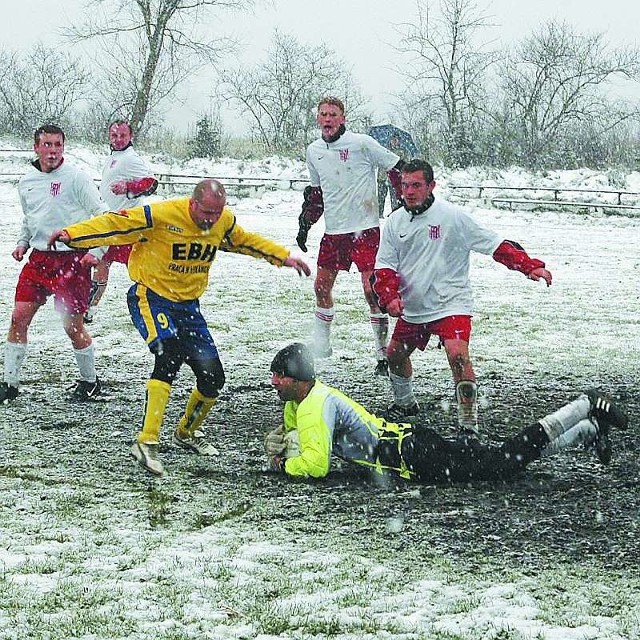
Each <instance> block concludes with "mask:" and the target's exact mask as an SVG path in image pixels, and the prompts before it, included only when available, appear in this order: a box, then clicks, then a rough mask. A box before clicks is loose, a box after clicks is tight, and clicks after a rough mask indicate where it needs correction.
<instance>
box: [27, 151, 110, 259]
mask: <svg viewBox="0 0 640 640" xmlns="http://www.w3.org/2000/svg"><path fill="white" fill-rule="evenodd" d="M18 196H19V198H20V204H21V206H22V212H23V214H24V217H23V220H22V229H21V230H20V236H19V238H18V243H17V244H18V246H22V247H31V248H32V249H38V250H39V251H47V242H48V240H49V237H50V236H51V234H52V233H53V232H54V231H57V230H58V229H63V228H64V227H67V226H69V225H71V224H74V223H75V222H80V221H81V220H86V219H87V218H90V217H92V216H94V215H98V214H100V213H104V212H105V211H108V210H109V207H107V205H106V204H105V203H104V202H103V201H102V199H101V198H100V194H99V193H98V189H97V188H96V186H95V184H94V183H93V180H91V178H90V177H89V176H88V175H87V174H86V173H85V172H84V171H82V170H81V169H79V168H78V167H74V166H73V165H69V164H67V162H66V161H65V162H63V163H62V164H61V165H60V166H59V167H58V168H57V169H54V170H53V171H51V172H50V173H43V172H42V171H40V169H38V168H37V166H35V165H34V164H32V166H31V168H30V169H29V171H28V172H27V173H26V174H25V175H24V176H23V177H22V178H21V179H20V182H19V183H18ZM56 250H57V251H71V250H72V249H70V248H69V247H67V246H66V245H65V244H62V243H61V242H58V243H57V244H56ZM91 253H93V254H94V255H96V257H101V255H102V253H104V251H102V250H100V249H95V250H92V251H91Z"/></svg>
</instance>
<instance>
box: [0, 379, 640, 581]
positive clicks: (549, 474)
mask: <svg viewBox="0 0 640 640" xmlns="http://www.w3.org/2000/svg"><path fill="white" fill-rule="evenodd" d="M146 373H147V372H146V371H143V370H139V371H137V372H136V373H132V374H131V375H128V376H127V378H128V379H127V381H126V382H124V381H119V380H117V379H115V378H111V379H107V380H106V381H105V382H106V390H107V392H108V394H109V400H108V401H107V402H101V403H94V404H88V405H71V404H69V403H67V402H65V401H63V400H61V399H60V397H59V396H60V388H59V386H60V384H61V383H60V380H59V379H57V378H56V374H55V373H52V374H51V381H47V380H43V379H33V380H30V381H29V380H28V381H26V383H25V385H24V393H22V394H21V396H20V398H19V399H18V401H16V402H15V403H14V404H12V405H10V406H8V407H0V411H2V420H3V422H4V424H5V441H4V449H5V454H4V459H3V460H2V463H1V468H0V476H4V480H3V483H4V486H5V487H7V486H10V487H11V488H13V489H16V490H19V491H22V492H24V494H25V495H29V496H31V498H33V495H34V492H36V495H37V492H40V493H41V494H42V500H43V501H45V500H49V499H51V497H50V493H49V489H50V488H51V487H57V490H58V492H63V493H68V494H70V500H72V501H73V496H74V494H75V496H76V498H75V499H76V504H74V505H73V506H74V508H77V509H79V511H80V512H82V513H84V515H85V516H86V518H87V520H91V523H92V526H95V522H96V520H99V519H101V518H108V519H115V520H117V519H118V517H119V513H122V514H125V513H126V514H128V515H131V513H132V512H133V513H134V515H135V517H136V518H138V519H139V520H140V521H142V522H143V524H144V526H149V527H152V528H157V529H162V528H167V529H178V530H194V529H198V528H200V527H204V526H207V525H211V524H214V523H217V522H233V521H238V522H241V523H242V525H243V526H249V527H255V528H258V529H259V528H261V527H265V528H266V527H272V526H274V522H275V523H278V526H280V527H282V528H283V529H284V530H285V531H286V534H287V537H288V539H290V540H292V541H295V540H297V539H299V540H300V541H301V542H303V541H306V540H308V539H309V538H310V536H313V537H314V538H315V539H316V540H317V541H319V543H323V542H326V541H333V542H332V544H335V539H336V534H338V535H339V540H340V545H341V547H342V549H341V550H342V551H345V550H348V549H352V550H353V552H354V553H365V554H367V553H368V554H370V555H374V556H376V557H379V558H381V559H382V558H391V557H394V556H395V557H396V558H397V563H398V564H399V566H402V565H403V564H406V566H407V568H408V570H409V569H410V568H411V567H413V566H415V565H416V564H421V563H422V562H425V561H428V560H429V559H430V558H435V557H436V556H438V557H439V558H440V559H442V558H450V559H451V561H452V562H453V561H455V562H458V561H461V562H462V563H463V564H464V565H465V566H466V567H467V568H468V569H469V570H470V571H473V568H474V566H480V565H482V564H484V565H486V563H487V562H489V563H492V562H495V564H496V566H497V567H508V568H509V570H518V571H523V572H524V573H526V572H527V571H528V570H531V571H534V570H539V569H541V568H544V567H545V566H552V565H553V566H558V565H562V564H563V563H573V562H574V561H578V562H580V563H583V562H587V563H588V564H593V565H594V566H597V567H599V568H600V569H602V570H605V569H611V570H614V571H615V572H623V573H624V572H626V571H631V572H634V573H635V572H637V566H638V559H639V553H638V540H639V539H640V535H639V534H640V493H639V491H638V481H639V479H640V465H639V463H638V453H639V451H638V444H637V442H638V428H637V426H636V420H635V416H637V415H638V413H639V410H640V407H639V406H638V405H639V400H638V394H637V388H636V381H635V380H632V379H629V378H627V377H625V376H624V375H621V376H620V378H618V379H611V378H608V379H607V380H601V381H596V382H598V383H599V384H600V385H601V386H602V387H603V388H606V389H607V391H608V392H610V393H611V394H612V395H613V396H614V397H616V398H618V399H619V401H620V402H621V403H622V404H623V405H624V406H626V408H627V410H628V412H629V415H630V417H631V420H630V428H629V430H628V431H627V432H625V433H615V434H614V445H615V452H614V457H613V460H612V462H611V464H610V465H609V466H608V467H603V466H601V465H600V464H599V463H598V461H597V459H596V458H595V456H594V455H593V454H592V453H590V452H586V451H584V450H575V451H570V452H567V453H565V454H560V455H557V456H555V457H553V458H550V459H546V460H544V461H538V462H535V463H533V464H531V465H530V466H529V468H528V470H527V472H526V473H525V474H524V475H523V476H522V477H519V478H517V479H515V480H514V481H512V482H509V483H476V484H473V485H455V486H446V487H441V486H421V485H418V484H415V483H410V482H404V481H397V482H393V483H390V482H387V483H385V484H382V483H380V482H379V481H378V482H374V481H372V479H371V478H369V477H367V475H366V474H364V473H363V472H362V471H361V470H359V469H357V468H354V467H351V466H342V467H341V468H339V467H336V469H335V470H334V471H332V473H331V475H330V477H329V478H327V479H325V480H323V481H314V482H292V481H290V480H288V479H286V478H284V477H281V476H279V475H276V474H272V473H269V472H267V471H265V469H264V456H263V452H262V438H263V435H264V433H265V432H266V431H267V430H268V429H270V428H273V427H275V426H276V425H277V424H278V422H279V415H280V411H281V405H280V403H279V401H278V399H277V397H276V396H275V393H274V392H273V390H272V389H271V388H270V387H269V384H268V380H267V378H266V377H263V379H262V380H260V381H259V382H256V383H255V384H250V385H238V384H236V385H234V383H233V375H231V376H230V378H231V381H230V383H229V385H228V386H227V388H226V389H225V391H224V393H223V395H222V397H221V401H220V402H219V405H218V406H217V407H216V408H215V409H214V411H213V412H212V414H211V416H210V418H209V420H208V432H209V433H211V434H213V435H214V437H215V441H216V444H217V445H218V448H219V449H220V455H219V456H218V457H216V458H210V459H203V458H197V457H195V456H189V455H187V454H185V453H183V452H181V451H177V450H175V449H174V448H172V447H171V445H170V444H169V443H168V441H169V437H170V433H171V429H170V427H169V426H165V428H164V431H163V444H162V447H161V457H162V459H163V462H164V463H165V466H166V469H167V476H166V478H163V479H161V480H157V479H154V478H153V477H151V476H149V475H148V474H146V473H145V472H143V471H142V470H141V469H139V468H138V467H136V466H135V465H134V464H133V462H132V460H131V459H130V458H129V455H128V448H129V445H130V442H131V439H132V437H133V434H134V433H135V431H136V430H137V427H138V424H139V416H140V413H141V404H142V393H143V389H144V381H145V378H146ZM342 375H344V376H346V375H347V374H346V373H343V374H342ZM355 376H356V378H355V379H354V373H353V371H352V372H351V373H350V374H349V378H348V379H347V377H344V378H343V379H340V377H339V374H338V375H336V376H334V377H333V379H331V380H326V381H327V382H330V383H331V384H335V385H337V386H340V387H341V388H344V389H345V390H348V391H349V392H350V394H351V395H352V396H353V397H354V398H356V399H358V400H360V401H362V402H363V403H364V404H365V405H366V406H368V407H369V408H371V409H373V410H382V409H383V408H384V407H385V406H386V403H387V402H388V399H389V392H388V388H387V386H386V385H387V384H388V383H387V381H385V380H379V379H377V380H373V381H372V379H371V377H370V374H369V372H368V371H364V370H363V371H361V372H360V373H358V374H355ZM132 377H133V378H137V379H133V380H132ZM190 383H191V378H190V375H189V374H188V373H187V374H184V375H181V378H180V380H179V381H178V382H177V383H176V385H175V389H174V394H173V396H172V399H171V403H170V407H169V410H168V412H167V419H166V423H165V424H166V425H171V424H175V422H176V420H177V419H178V416H179V413H180V411H181V409H182V407H183V406H184V402H185V401H186V398H187V396H188V393H189V388H190ZM590 383H593V380H591V381H590ZM482 385H483V389H484V390H485V392H486V391H487V390H489V391H490V397H491V402H490V403H489V404H488V406H485V407H483V409H482V411H481V425H482V431H483V433H484V434H485V436H486V437H490V438H492V439H494V440H496V441H499V440H501V439H503V438H505V437H507V436H508V435H509V434H512V433H515V432H516V431H517V429H518V428H520V427H521V426H525V425H526V424H528V423H530V422H532V421H534V420H535V419H537V418H539V417H541V416H543V415H545V414H546V413H548V412H549V411H550V410H553V409H555V408H557V407H558V406H560V405H561V404H563V403H565V402H567V401H570V400H571V399H573V398H574V397H575V396H576V395H577V392H578V391H579V390H580V389H581V388H583V387H584V385H585V383H584V381H580V380H579V379H575V380H570V379H563V380H545V381H544V385H543V384H542V383H541V381H540V379H536V377H535V376H528V377H527V380H520V381H519V382H518V384H517V385H516V384H514V383H513V380H511V379H504V378H502V377H500V375H499V374H490V375H485V378H484V379H483V380H482ZM417 386H418V388H419V389H420V388H421V389H422V393H419V394H418V399H419V400H420V402H421V404H422V407H423V410H422V415H421V418H422V419H423V420H424V421H425V422H427V423H429V424H432V425H433V426H434V427H436V428H439V429H442V430H443V431H444V432H447V431H448V430H450V429H452V426H453V417H452V415H448V414H446V413H445V412H444V411H443V410H442V408H441V407H440V401H441V399H442V398H441V397H430V396H428V395H427V394H426V393H424V388H425V387H426V386H427V383H426V382H425V381H417ZM15 517H16V518H17V519H19V518H21V517H22V516H21V513H20V511H19V510H17V511H16V512H15ZM71 517H72V519H74V520H77V516H71ZM147 523H148V524H147ZM14 524H17V522H16V523H14Z"/></svg>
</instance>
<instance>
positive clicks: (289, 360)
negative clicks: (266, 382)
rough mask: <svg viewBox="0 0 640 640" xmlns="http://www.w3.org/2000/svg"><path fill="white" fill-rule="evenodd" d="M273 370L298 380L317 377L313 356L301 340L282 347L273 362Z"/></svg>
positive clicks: (309, 379)
mask: <svg viewBox="0 0 640 640" xmlns="http://www.w3.org/2000/svg"><path fill="white" fill-rule="evenodd" d="M271 371H272V372H273V373H276V374H277V375H279V376H288V377H290V378H295V379H296V380H308V381H311V380H315V379H316V369H315V366H314V364H313V356H312V355H311V352H310V351H309V349H308V348H307V346H306V345H304V344H302V343H301V342H294V343H293V344H290V345H289V346H288V347H285V348H284V349H280V351H278V353H276V357H275V358H274V359H273V362H272V363H271Z"/></svg>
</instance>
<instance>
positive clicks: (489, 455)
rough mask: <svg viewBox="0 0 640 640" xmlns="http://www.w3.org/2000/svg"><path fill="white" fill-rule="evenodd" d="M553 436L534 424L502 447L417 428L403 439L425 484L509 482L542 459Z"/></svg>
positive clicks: (408, 463)
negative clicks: (531, 464)
mask: <svg viewBox="0 0 640 640" xmlns="http://www.w3.org/2000/svg"><path fill="white" fill-rule="evenodd" d="M548 443H549V437H548V436H547V434H546V433H545V431H544V429H543V428H542V425H540V424H539V423H537V424H532V425H530V426H528V427H526V428H525V429H523V430H522V431H521V432H520V433H519V434H518V435H516V436H514V437H513V438H509V439H508V440H505V441H504V442H503V443H502V444H501V445H497V444H482V443H480V442H478V440H476V439H475V438H460V439H458V440H448V439H446V438H443V437H442V436H441V435H439V434H438V433H436V432H435V431H434V430H433V429H429V428H428V427H421V426H419V425H417V426H416V427H415V428H414V430H413V433H409V434H406V435H405V436H404V438H403V440H402V450H401V455H402V458H403V459H404V462H405V464H406V466H407V467H408V468H409V470H410V471H412V472H413V473H415V474H416V479H418V480H421V481H423V482H434V483H435V482H438V483H441V482H469V481H472V480H508V479H509V478H513V477H514V476H516V475H518V474H519V473H521V472H522V471H523V470H524V469H525V467H526V466H527V465H528V464H529V463H530V462H532V461H533V460H537V459H538V458H540V453H541V451H542V449H544V447H545V446H546V445H547V444H548Z"/></svg>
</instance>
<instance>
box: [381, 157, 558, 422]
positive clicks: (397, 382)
mask: <svg viewBox="0 0 640 640" xmlns="http://www.w3.org/2000/svg"><path fill="white" fill-rule="evenodd" d="M435 186H436V183H435V181H434V179H433V168H432V167H431V165H430V164H429V163H428V162H425V161H424V160H411V161H410V162H408V163H406V164H405V165H404V166H403V167H402V169H401V188H402V198H403V202H404V206H403V207H402V208H400V209H398V210H396V211H395V212H394V213H392V214H391V216H390V217H389V219H388V220H387V223H386V225H385V227H384V230H383V232H382V239H381V241H380V248H379V250H378V255H377V258H376V265H375V270H374V273H373V291H374V293H375V295H376V296H377V299H378V303H379V305H380V308H381V309H384V310H385V311H386V312H387V313H388V314H389V315H391V316H394V317H396V318H398V321H397V322H396V325H395V328H394V331H393V335H392V336H391V340H390V341H389V344H388V346H387V358H388V360H389V378H390V380H391V387H392V389H393V395H394V402H393V404H392V405H390V406H389V408H388V409H387V417H388V418H389V419H390V420H396V421H397V420H403V419H405V418H408V417H410V416H413V415H416V414H417V413H418V411H419V406H418V403H417V402H416V398H415V396H414V393H413V382H412V373H413V369H412V365H411V359H410V356H411V354H412V353H413V352H414V351H415V349H416V348H417V349H421V350H424V349H425V347H426V346H427V343H428V341H429V338H430V337H431V335H432V334H435V335H436V336H438V338H439V339H440V344H441V345H442V346H443V347H444V350H445V352H446V354H447V359H448V361H449V366H450V367H451V372H452V374H453V380H454V383H455V385H456V387H455V392H456V399H457V403H458V423H459V425H460V428H461V429H463V430H464V429H467V430H471V431H476V430H477V424H478V404H477V385H476V376H475V372H474V370H473V366H472V363H471V358H470V356H469V339H470V337H471V316H472V302H473V298H472V292H471V284H470V282H469V264H470V254H471V252H472V251H477V252H479V253H484V254H488V255H491V256H492V257H493V259H494V260H495V261H497V262H500V263H501V264H503V265H505V266H506V267H507V268H508V269H514V270H516V271H520V272H521V273H524V274H525V275H526V276H527V277H528V278H529V279H531V280H540V279H542V280H544V281H545V282H546V283H547V286H549V285H551V273H550V272H549V271H548V270H547V269H546V268H545V263H544V262H542V261H541V260H538V259H536V258H530V257H529V256H528V255H527V253H526V251H525V250H524V249H523V248H522V247H521V246H520V245H519V244H518V243H517V242H514V241H513V240H504V239H503V238H502V237H501V236H500V235H498V234H497V233H495V232H493V231H490V230H488V229H485V228H484V227H482V226H481V225H480V224H479V223H478V222H477V220H475V219H474V217H473V216H472V215H470V214H469V213H468V212H467V211H465V210H464V209H463V208H462V207H458V206H456V205H454V204H451V203H449V202H447V201H446V200H443V199H442V198H436V197H435V196H434V195H433V190H434V188H435Z"/></svg>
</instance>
